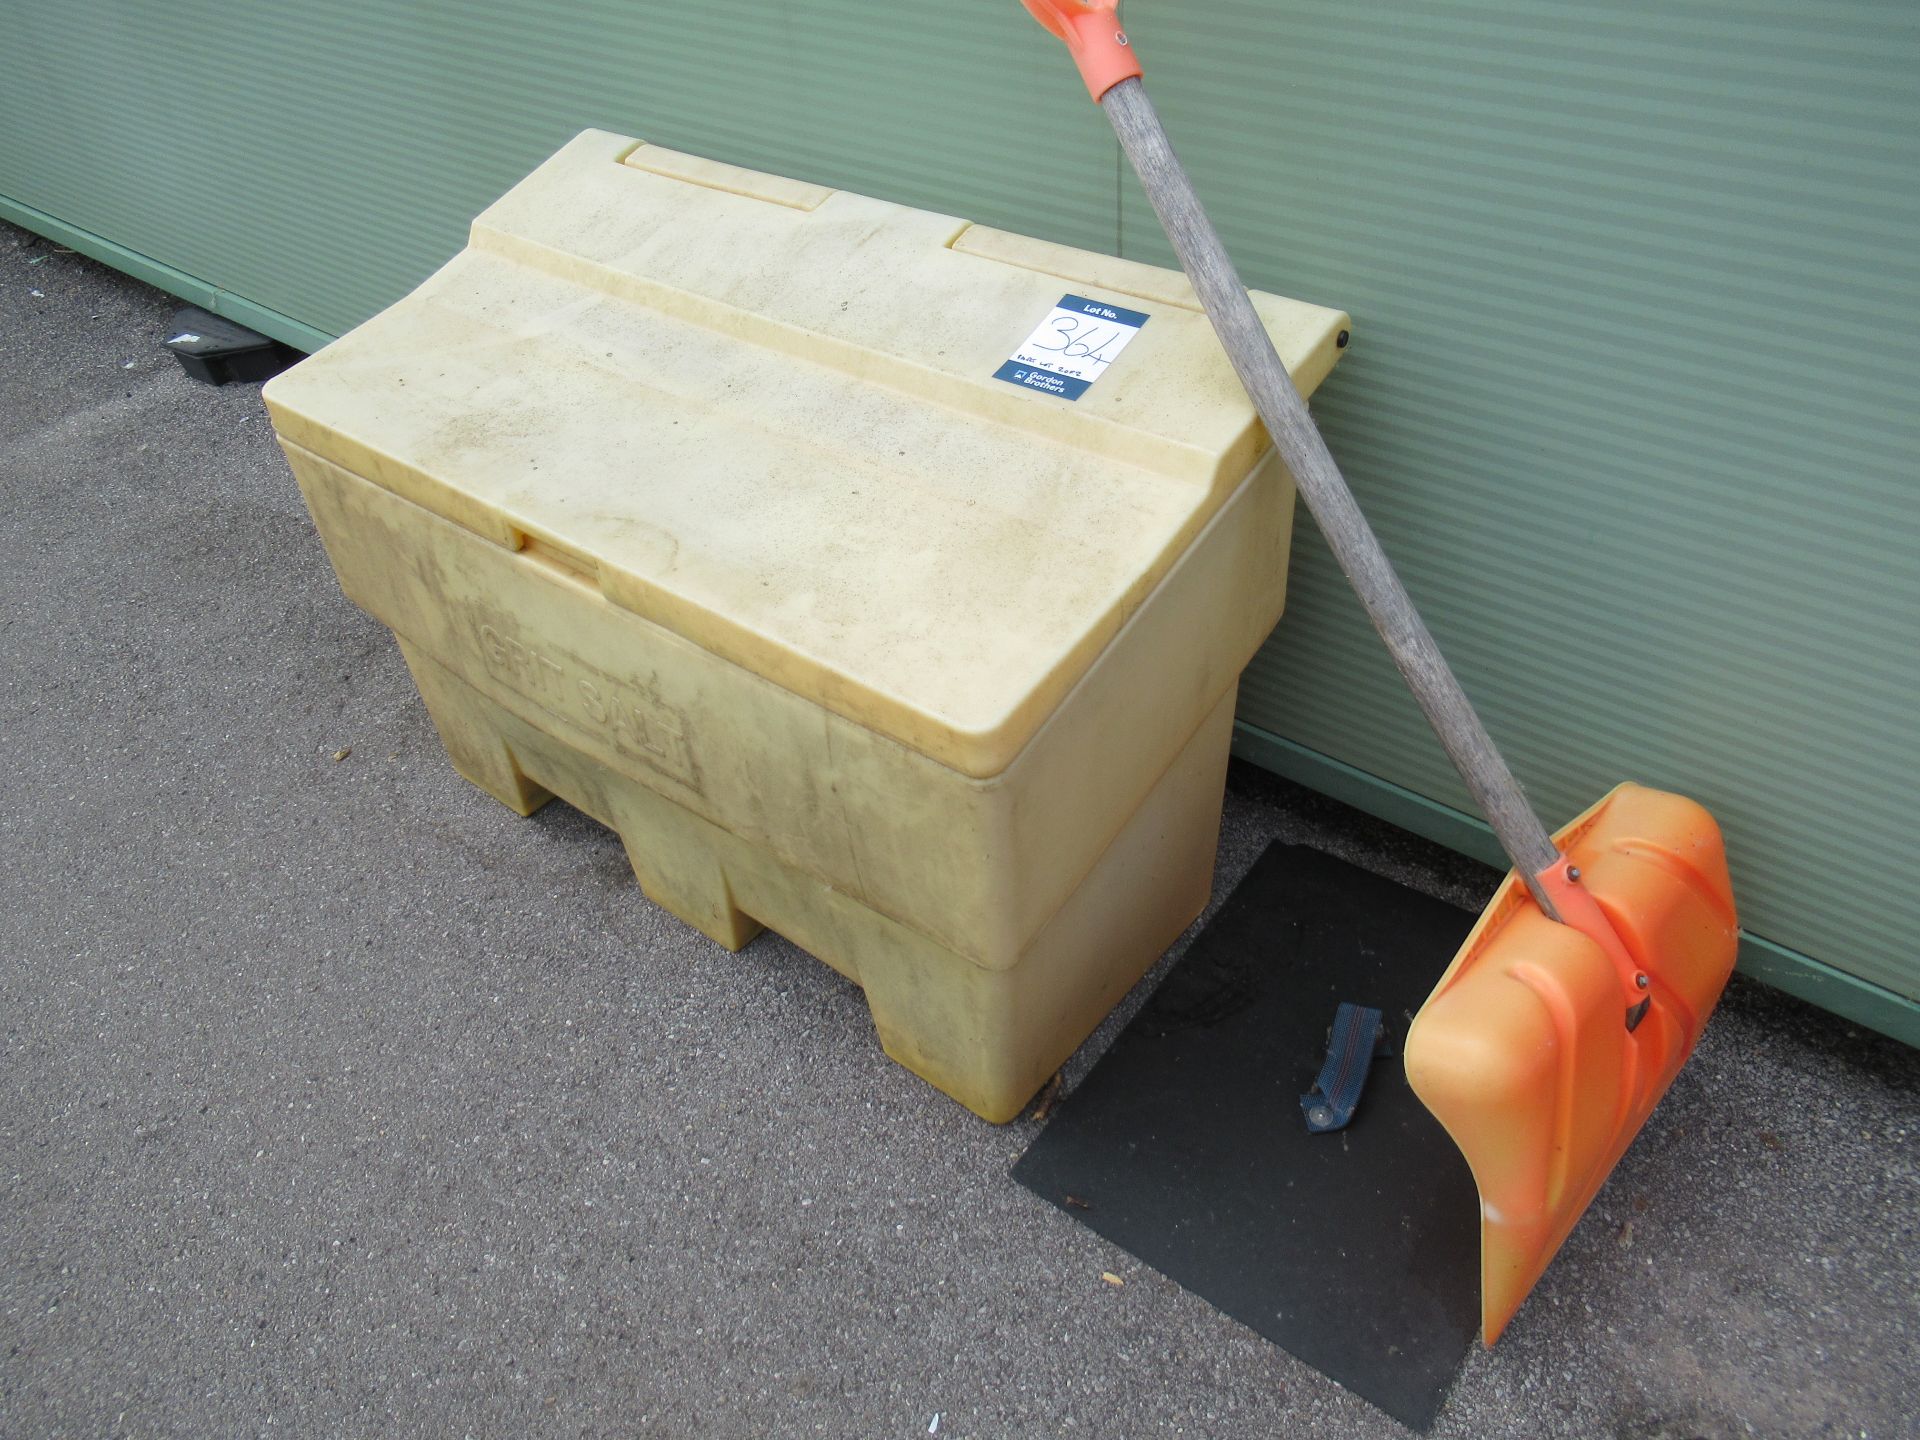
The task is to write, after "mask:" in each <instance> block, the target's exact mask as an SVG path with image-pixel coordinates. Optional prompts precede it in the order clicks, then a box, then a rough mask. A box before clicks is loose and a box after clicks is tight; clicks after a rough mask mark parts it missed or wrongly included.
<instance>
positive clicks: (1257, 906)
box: [1013, 845, 1480, 1430]
mask: <svg viewBox="0 0 1920 1440" xmlns="http://www.w3.org/2000/svg"><path fill="white" fill-rule="evenodd" d="M1472 925H1473V916H1472V915H1471V914H1469V913H1468V912H1466V911H1464V910H1460V909H1457V908H1456V907H1454V906H1452V905H1449V904H1447V903H1446V902H1445V901H1441V900H1434V899H1431V898H1430V897H1428V896H1425V895H1421V894H1418V893H1417V892H1415V891H1412V890H1408V889H1405V888H1404V887H1402V886H1399V885H1396V884H1394V883H1393V882H1392V881H1390V880H1386V879H1383V878H1381V877H1380V876H1377V875H1373V874H1370V873H1369V872H1367V871H1365V870H1361V869H1358V868H1357V867H1355V866H1352V865H1349V864H1347V863H1345V862H1344V861H1341V860H1336V859H1334V858H1332V857H1331V856H1328V855H1324V854H1321V853H1320V852H1318V851H1314V850H1307V849H1302V848H1299V847H1295V846H1283V845H1274V846H1271V847H1269V848H1268V850H1267V851H1266V853H1265V854H1263V855H1262V856H1261V857H1260V859H1259V860H1258V861H1257V862H1256V863H1255V864H1254V867H1253V869H1252V870H1250V871H1249V872H1248V873H1247V876H1246V878H1245V879H1244V880H1242V881H1241V882H1240V884H1239V886H1238V887H1237V888H1236V889H1235V890H1234V892H1233V894H1232V895H1231V896H1230V897H1229V898H1228V899H1227V902H1226V903H1225V904H1224V905H1223V906H1222V907H1221V908H1220V911H1219V913H1218V914H1217V915H1216V916H1215V917H1214V918H1213V920H1211V921H1210V922H1209V923H1208V925H1207V927H1206V929H1205V930H1204V931H1203V932H1202V933H1201V934H1200V936H1199V937H1198V938H1197V939H1196V940H1195V941H1194V943H1193V947H1192V949H1190V950H1189V951H1188V952H1187V954H1186V955H1185V956H1184V957H1182V959H1181V960H1180V963H1179V964H1178V965H1176V966H1175V967H1174V968H1173V970H1172V971H1171V972H1170V973H1169V974H1168V976H1167V978H1166V979H1165V981H1163V982H1162V984H1161V986H1160V988H1159V990H1158V991H1156V992H1155V993H1154V995H1153V997H1152V998H1151V999H1150V1000H1149V1001H1148V1002H1147V1004H1146V1006H1145V1007H1144V1008H1143V1009H1142V1010H1141V1011H1140V1013H1139V1014H1138V1015H1137V1016H1135V1017H1134V1019H1133V1021H1132V1023H1131V1024H1129V1025H1128V1027H1127V1028H1126V1030H1125V1031H1124V1032H1123V1033H1122V1034H1121V1036H1120V1038H1119V1039H1118V1040H1116V1041H1115V1042H1114V1045H1113V1048H1112V1049H1111V1050H1109V1051H1108V1052H1107V1053H1106V1055H1105V1056H1103V1057H1102V1058H1101V1060H1100V1062H1099V1064H1097V1065H1096V1066H1095V1067H1094V1069H1093V1073H1092V1074H1090V1075H1089V1076H1088V1077H1087V1079H1086V1081H1085V1082H1084V1083H1083V1084H1082V1085H1081V1086H1080V1088H1079V1089H1078V1090H1076V1091H1074V1093H1073V1094H1072V1095H1070V1096H1069V1097H1067V1099H1066V1100H1065V1101H1063V1102H1062V1103H1061V1105H1060V1107H1059V1110H1058V1112H1057V1114H1056V1116H1055V1118H1054V1120H1053V1122H1052V1123H1051V1124H1050V1125H1048V1127H1047V1128H1046V1130H1045V1131H1044V1132H1043V1133H1042V1134H1041V1136H1040V1138H1039V1139H1038V1140H1036V1141H1035V1142H1034V1144H1033V1146H1032V1148H1030V1149H1029V1150H1028V1151H1027V1153H1026V1154H1025V1155H1024V1156H1023V1157H1021V1159H1020V1161H1019V1163H1018V1164H1017V1165H1016V1166H1015V1167H1014V1172H1013V1173H1014V1176H1015V1178H1016V1179H1018V1180H1019V1181H1020V1182H1021V1183H1022V1184H1023V1185H1025V1186H1027V1188H1029V1189H1030V1190H1032V1191H1033V1192H1034V1193H1035V1194H1037V1195H1039V1196H1041V1197H1042V1198H1043V1199H1046V1200H1048V1201H1051V1202H1052V1203H1053V1204H1055V1205H1058V1206H1060V1207H1061V1208H1062V1209H1064V1210H1066V1211H1067V1213H1068V1214H1070V1215H1072V1216H1073V1217H1074V1219H1076V1220H1078V1221H1079V1222H1080V1223H1081V1224H1083V1225H1086V1226H1089V1227H1090V1228H1092V1229H1093V1230H1096V1231H1098V1232H1099V1233H1100V1234H1102V1235H1104V1236H1106V1237H1107V1238H1108V1239H1109V1240H1112V1241H1113V1242H1114V1243H1116V1244H1118V1245H1120V1246H1121V1247H1123V1248H1124V1249H1126V1250H1127V1251H1129V1252H1130V1253H1131V1254H1133V1255H1135V1256H1137V1257H1138V1258H1139V1259H1141V1260H1142V1261H1144V1262H1146V1263H1147V1264H1148V1265H1151V1266H1153V1267H1154V1268H1155V1269H1156V1270H1159V1271H1160V1272H1161V1273H1162V1274H1164V1275H1167V1276H1168V1277H1170V1278H1171V1279H1173V1280H1175V1281H1177V1282H1178V1283H1180V1284H1181V1285H1183V1286H1185V1287H1186V1288H1187V1289H1188V1290H1191V1291H1193V1292H1194V1293H1195V1294H1197V1295H1199V1296H1200V1297H1202V1298H1203V1299H1205V1300H1207V1301H1208V1302H1209V1303H1211V1304H1213V1305H1215V1306H1217V1307H1218V1308H1219V1309H1221V1310H1223V1311H1225V1312H1226V1313H1227V1314H1229V1315H1231V1316H1233V1317H1234V1318H1235V1319H1237V1320H1239V1321H1241V1322H1242V1323H1244V1324H1246V1325H1248V1326H1250V1327H1251V1328H1252V1329H1254V1330H1257V1331H1258V1332H1259V1333H1260V1334H1262V1335H1264V1336H1266V1337H1267V1338H1268V1339H1269V1340H1272V1341H1274V1342H1275V1343H1276V1344H1278V1345H1281V1346H1283V1347H1285V1348H1286V1349H1287V1350H1289V1351H1291V1352H1292V1353H1293V1354H1294V1355H1296V1356H1298V1357H1299V1358H1300V1359H1301V1360H1304V1361H1305V1362H1306V1363H1308V1364H1309V1365H1312V1366H1313V1367H1315V1368H1316V1369H1318V1370H1320V1371H1322V1372H1324V1373H1325V1374H1327V1375H1329V1376H1331V1377H1332V1378H1333V1379H1335V1380H1338V1381H1339V1382H1340V1383H1341V1384H1342V1385H1345V1386H1346V1387H1347V1388H1348V1389H1349V1390H1352V1391H1354V1392H1355V1393H1356V1394H1358V1395H1360V1396H1362V1397H1364V1398H1365V1399H1367V1400H1370V1401H1371V1402H1373V1403H1374V1404H1375V1405H1377V1406H1379V1407H1380V1408H1381V1409H1382V1410H1384V1411H1386V1412H1387V1413H1388V1414H1389V1415H1392V1416H1393V1417H1394V1418H1395V1419H1397V1420H1400V1421H1401V1422H1403V1423H1404V1424H1407V1425H1411V1426H1413V1427H1414V1428H1416V1429H1419V1430H1424V1429H1426V1428H1427V1427H1428V1426H1429V1425H1431V1424H1432V1422H1433V1418H1434V1416H1435V1415H1436V1414H1437V1413H1438V1412H1439V1409H1440V1405H1441V1402H1442V1401H1443V1400H1444V1399H1445V1398H1446V1392H1447V1389H1448V1387H1449V1386H1451V1384H1452V1383H1453V1380H1454V1378H1455V1376H1457V1375H1458V1373H1459V1371H1460V1367H1461V1364H1462V1363H1463V1362H1464V1360H1465V1358H1466V1354H1467V1351H1468V1349H1469V1348H1470V1347H1471V1346H1472V1344H1473V1338H1474V1335H1475V1332H1476V1331H1477V1329H1478V1327H1479V1319H1480V1269H1479V1260H1480V1212H1479V1198H1478V1194H1477V1192H1476V1191H1475V1189H1474V1185H1473V1176H1472V1175H1471V1173H1470V1172H1469V1171H1468V1169H1467V1166H1466V1162H1465V1160H1463V1159H1462V1158H1461V1156H1460V1152H1459V1151H1458V1150H1456V1149H1455V1148H1454V1145H1453V1142H1452V1141H1451V1140H1450V1139H1448V1138H1447V1135H1446V1132H1445V1131H1444V1130H1442V1129H1441V1128H1440V1125H1439V1123H1438V1122H1437V1121H1436V1120H1434V1118H1433V1117H1432V1116H1431V1115H1429V1114H1428V1113H1427V1110H1426V1108H1425V1107H1424V1106H1422V1105H1421V1103H1420V1102H1419V1100H1418V1099H1416V1098H1415V1097H1414V1094H1413V1092H1412V1090H1411V1089H1409V1088H1408V1086H1407V1081H1406V1075H1405V1073H1404V1071H1403V1070H1402V1069H1401V1067H1400V1065H1399V1064H1398V1063H1397V1062H1396V1061H1393V1060H1382V1061H1380V1062H1379V1063H1377V1064H1376V1065H1375V1066H1374V1069H1373V1075H1372V1078H1371V1080H1370V1081H1369V1083H1368V1086H1367V1092H1366V1096H1365V1099H1364V1100H1363V1101H1362V1102H1361V1105H1360V1108H1359V1111H1358V1113H1357V1114H1356V1115H1355V1116H1354V1119H1353V1123H1352V1124H1351V1125H1350V1126H1349V1127H1348V1128H1347V1129H1346V1130H1345V1131H1343V1132H1342V1133H1341V1134H1339V1135H1319V1136H1316V1135H1309V1134H1308V1133H1307V1131H1306V1128H1305V1127H1304V1126H1303V1125H1302V1124H1301V1119H1300V1099H1299V1097H1300V1095H1301V1093H1302V1092H1303V1091H1304V1090H1306V1089H1307V1088H1308V1086H1310V1085H1311V1084H1312V1082H1313V1077H1314V1074H1315V1072H1316V1071H1317V1070H1318V1069H1319V1067H1320V1064H1321V1061H1322V1059H1323V1057H1324V1056H1325V1054H1326V1046H1327V1022H1328V1019H1329V1017H1331V1016H1332V1015H1333V1013H1334V1010H1335V1008H1336V1006H1337V1005H1338V1004H1339V1002H1340V1001H1342V1000H1351V1001H1354V1002H1357V1003H1359V1004H1363V1005H1369V1006H1374V1007H1377V1008H1379V1009H1380V1010H1382V1011H1384V1012H1385V1019H1386V1027H1387V1037H1388V1042H1389V1044H1390V1046H1391V1048H1392V1050H1393V1051H1394V1052H1395V1053H1396V1054H1397V1053H1398V1052H1399V1050H1400V1047H1401V1044H1402V1042H1404V1040H1405V1039H1406V1029H1407V1025H1408V1023H1409V1020H1410V1019H1411V1017H1412V1015H1413V1014H1414V1013H1415V1012H1416V1011H1418V1009H1419V1008H1420V1006H1421V1005H1422V1004H1423V1003H1424V1002H1425V1000H1426V998H1427V994H1428V992H1429V991H1430V990H1432V988H1433V985H1434V982H1435V981H1436V980H1438V979H1439V978H1440V974H1441V972H1442V971H1443V970H1444V969H1445V968H1446V966H1447V962H1448V961H1449V960H1450V959H1451V958H1452V956H1453V953H1454V951H1455V950H1457V949H1458V948H1459V946H1460V942H1461V941H1462V940H1463V939H1465V938H1466V934H1467V931H1468V930H1469V929H1470V928H1472ZM1068 1197H1072V1198H1071V1200H1069V1198H1068Z"/></svg>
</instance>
